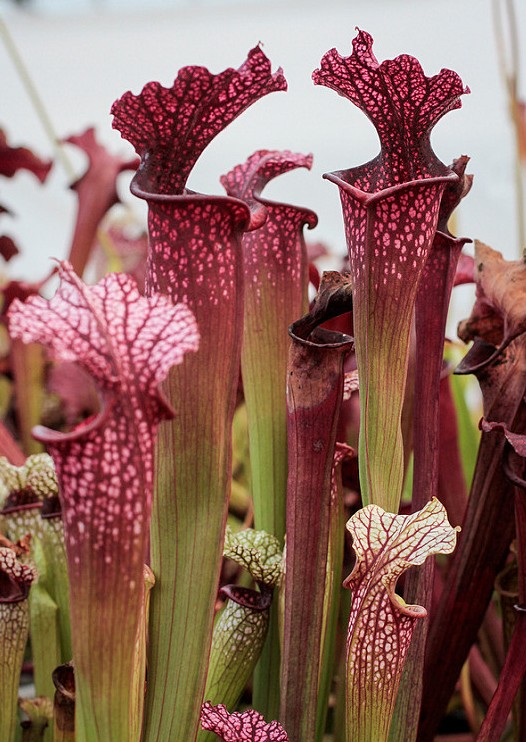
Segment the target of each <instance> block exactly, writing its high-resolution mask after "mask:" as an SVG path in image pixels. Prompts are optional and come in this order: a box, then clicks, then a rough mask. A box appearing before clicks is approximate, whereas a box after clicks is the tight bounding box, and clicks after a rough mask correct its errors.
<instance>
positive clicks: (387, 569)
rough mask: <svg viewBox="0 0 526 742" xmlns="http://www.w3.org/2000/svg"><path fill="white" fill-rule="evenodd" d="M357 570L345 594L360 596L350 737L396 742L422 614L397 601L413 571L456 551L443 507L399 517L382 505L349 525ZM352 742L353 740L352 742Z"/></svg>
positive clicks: (350, 683)
mask: <svg viewBox="0 0 526 742" xmlns="http://www.w3.org/2000/svg"><path fill="white" fill-rule="evenodd" d="M347 529H348V531H349V532H350V533H351V536H352V538H353V548H354V550H355V553H356V563H355V566H354V569H353V571H352V573H351V574H350V575H349V577H347V579H346V580H345V582H344V586H345V587H348V588H350V589H351V590H352V604H351V614H350V617H349V629H348V634H347V698H348V707H347V733H348V737H349V739H353V740H356V742H362V740H363V741H364V742H365V740H371V739H374V740H378V742H383V740H387V739H388V737H389V727H390V723H391V717H392V713H393V709H394V703H395V699H396V692H397V689H398V685H399V683H400V677H401V673H402V669H403V666H404V661H405V656H406V654H407V650H408V647H409V643H410V641H411V636H412V633H413V629H414V627H415V622H416V620H417V619H419V618H424V617H425V616H426V615H427V611H426V610H425V608H423V607H422V606H418V605H407V604H406V603H404V601H403V600H402V598H400V597H399V596H398V595H397V594H396V593H395V588H396V582H397V580H398V578H399V577H400V575H401V574H402V573H403V572H405V571H406V570H407V569H408V568H409V567H411V566H414V565H419V564H423V563H424V561H425V560H426V559H427V557H428V556H431V555H432V554H437V553H441V554H448V553H450V552H452V551H453V549H454V548H455V544H456V538H457V530H458V529H456V528H452V527H451V526H450V524H449V523H448V520H447V515H446V511H445V509H444V507H443V506H442V504H441V503H440V502H439V501H438V500H437V499H436V498H435V499H433V500H431V502H429V503H428V504H427V505H426V506H425V507H424V508H423V509H422V510H420V511H418V512H417V513H414V514H413V515H393V514H391V513H386V512H385V511H383V510H382V509H381V508H380V507H378V506H377V505H368V506H367V507H365V508H363V509H362V510H359V511H358V512H357V513H356V514H355V515H353V516H352V518H351V519H350V520H349V521H348V523H347ZM349 735H350V736H349Z"/></svg>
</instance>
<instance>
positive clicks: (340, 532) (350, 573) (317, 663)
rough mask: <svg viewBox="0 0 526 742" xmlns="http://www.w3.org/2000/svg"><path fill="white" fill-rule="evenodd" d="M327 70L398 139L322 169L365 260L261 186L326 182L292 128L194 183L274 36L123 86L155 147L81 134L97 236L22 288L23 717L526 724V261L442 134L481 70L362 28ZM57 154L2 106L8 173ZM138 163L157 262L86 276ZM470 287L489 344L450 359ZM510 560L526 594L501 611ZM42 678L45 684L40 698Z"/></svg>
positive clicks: (322, 734) (349, 738) (430, 727)
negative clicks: (461, 217) (16, 127)
mask: <svg viewBox="0 0 526 742" xmlns="http://www.w3.org/2000/svg"><path fill="white" fill-rule="evenodd" d="M313 80H314V83H315V84H316V85H321V86H325V87H329V88H331V89H332V90H334V91H335V92H337V93H338V94H339V95H342V96H343V97H345V98H347V99H348V100H350V101H351V102H352V103H353V104H355V105H356V106H357V107H358V108H360V110H361V111H362V112H363V113H365V114H366V116H367V117H368V118H369V119H370V121H371V122H372V124H373V125H374V127H375V129H376V131H377V134H378V137H379V146H380V151H379V154H378V155H377V156H376V157H375V158H374V159H372V160H371V161H370V162H367V163H365V164H363V165H359V166H357V167H352V168H348V169H342V170H337V171H335V172H331V173H327V174H326V175H325V176H324V177H325V178H326V179H328V180H330V181H331V182H333V183H335V184H336V185H337V186H338V188H339V193H340V198H341V204H342V210H343V221H344V231H345V237H346V241H347V248H348V259H349V262H348V264H347V263H345V267H344V268H342V269H341V272H338V271H336V270H328V271H325V272H323V273H322V271H321V269H320V267H319V266H317V265H315V263H314V262H313V261H314V257H313V253H312V252H309V251H308V249H307V246H306V244H305V239H304V234H303V233H304V231H305V229H306V228H309V229H311V228H313V227H315V226H316V224H317V219H318V217H317V215H316V214H315V212H314V211H311V210H310V209H307V208H305V207H302V206H293V205H291V203H294V199H293V198H291V203H289V201H288V199H287V201H286V202H281V201H273V200H270V199H269V198H267V196H266V194H267V189H268V191H269V192H270V191H271V188H272V184H273V182H274V179H275V178H276V177H278V176H279V179H280V180H282V179H283V178H285V177H286V174H287V173H289V172H291V171H294V170H296V169H298V168H302V169H303V174H302V177H304V178H309V177H311V175H310V174H309V173H308V172H307V171H309V170H310V168H311V165H312V160H313V157H312V155H310V154H301V153H298V152H295V151H294V149H293V147H294V144H293V143H289V142H283V143H281V142H261V143H260V144H259V143H258V147H261V148H258V149H256V151H255V152H254V153H253V154H252V155H251V156H250V157H248V158H247V159H246V160H245V161H244V162H243V159H242V157H243V156H242V155H240V158H239V159H237V157H236V159H235V160H234V162H241V163H242V164H238V165H234V164H233V163H230V164H229V165H228V166H227V167H225V170H223V172H226V171H227V170H228V172H227V174H226V175H223V176H222V177H219V174H218V177H217V179H216V182H215V183H214V184H213V187H216V188H219V186H220V185H222V186H223V187H224V189H225V191H226V195H207V193H199V192H196V191H194V190H191V189H190V188H189V187H188V185H187V183H188V180H189V177H190V175H191V173H192V170H193V168H194V165H195V163H196V162H197V160H198V158H199V157H200V156H201V154H202V153H203V152H204V150H205V149H206V147H207V146H208V145H209V144H210V143H211V142H212V140H213V139H214V138H215V137H216V136H218V135H220V134H221V132H222V131H223V130H224V129H225V127H227V126H228V124H229V123H231V122H233V121H234V120H235V119H237V117H239V116H240V115H241V114H243V112H244V111H245V110H246V109H247V108H249V107H250V106H251V105H252V104H254V103H257V102H258V101H259V100H260V99H262V98H263V97H265V96H266V95H268V94H269V93H273V92H279V91H285V90H286V88H287V83H286V80H285V77H284V76H283V73H282V70H281V68H278V69H277V70H276V71H272V67H271V63H270V61H269V59H268V58H267V57H266V56H265V54H264V53H263V50H262V48H261V46H260V45H258V46H256V47H254V48H253V49H251V50H250V51H249V52H248V55H247V57H246V60H245V61H244V62H243V63H242V64H241V66H240V67H239V68H238V69H234V68H227V69H225V70H224V71H222V72H220V73H219V74H214V73H212V72H210V71H209V70H208V69H206V68H205V67H200V66H188V67H183V68H182V69H181V70H180V71H179V72H178V74H177V76H176V77H175V79H174V81H173V84H172V85H169V86H167V87H164V86H163V85H161V84H160V83H158V82H149V83H147V84H146V85H145V86H144V87H143V89H142V90H141V91H140V92H139V93H138V94H135V93H132V92H126V93H124V94H123V95H122V97H120V98H119V99H118V100H117V101H116V102H115V103H114V104H113V106H112V109H111V113H112V115H113V126H114V128H115V129H117V130H118V131H119V132H120V134H121V136H122V138H123V139H124V140H126V141H127V142H128V143H129V145H131V147H133V149H134V150H135V153H133V152H132V151H131V150H130V149H129V151H128V153H126V152H124V154H123V155H116V154H113V153H112V152H110V151H109V150H107V149H106V148H105V147H103V146H102V145H101V144H99V138H98V136H97V135H96V134H95V131H94V130H93V129H90V128H88V129H86V130H85V132H84V134H80V135H77V136H69V137H64V138H62V139H61V142H62V143H63V144H64V146H66V147H70V146H71V145H73V146H75V147H77V148H80V149H82V150H83V151H84V152H85V154H86V155H87V159H88V167H87V169H86V172H85V173H84V174H83V175H82V177H80V178H79V179H77V180H76V182H75V183H74V185H73V186H72V188H73V190H74V191H75V193H76V195H77V196H78V210H77V219H76V226H75V228H74V230H73V237H72V244H71V245H70V252H69V255H70V258H71V260H70V261H69V262H63V263H60V264H59V267H58V269H57V270H58V278H59V281H60V285H59V288H58V290H57V292H56V294H55V295H54V296H53V298H51V299H49V300H48V299H44V298H43V297H42V295H41V292H42V291H45V290H47V289H46V282H47V280H48V278H49V277H50V276H51V275H53V273H52V272H50V273H49V276H48V277H47V278H45V279H44V280H39V281H35V282H34V283H26V282H24V281H15V280H13V279H11V278H9V279H6V281H5V282H4V285H3V286H1V285H0V294H1V295H2V299H3V310H2V317H3V318H4V319H5V326H2V328H0V329H2V334H0V411H2V413H3V415H2V420H1V421H0V508H1V510H0V680H1V682H0V701H1V702H0V742H4V740H5V742H18V740H21V741H22V742H29V740H44V742H172V741H174V742H179V741H181V742H183V741H184V742H209V741H210V742H212V740H213V739H222V740H224V742H271V741H274V742H287V741H290V742H343V740H345V741H346V742H417V741H418V742H428V741H429V742H431V740H433V739H434V738H435V737H436V734H439V735H440V739H442V736H441V735H442V730H440V732H438V728H439V724H440V723H441V722H442V721H443V719H444V716H445V715H446V716H447V715H448V711H447V708H448V704H449V708H451V707H452V704H451V703H450V702H451V699H452V698H455V699H456V698H458V696H459V695H460V701H461V703H455V707H457V706H460V705H461V706H462V707H463V709H464V711H465V720H463V721H465V722H466V725H467V728H468V729H470V730H471V731H470V732H469V734H470V735H471V736H470V739H475V738H476V739H477V740H478V741H479V742H486V741H491V742H497V740H499V739H500V738H501V737H502V738H506V739H507V737H506V736H505V735H509V737H510V739H512V738H513V739H516V740H520V739H522V738H523V737H524V734H525V729H526V713H525V711H524V709H525V708H526V707H525V704H524V699H525V698H526V694H525V693H524V687H525V680H524V678H525V676H526V652H525V650H524V647H525V646H526V645H525V642H526V618H525V616H526V613H525V602H526V579H525V575H526V547H525V543H526V501H525V500H524V492H525V491H526V477H525V461H526V457H525V454H526V443H525V441H526V403H525V400H526V396H525V393H526V342H525V338H526V262H525V259H524V258H522V259H520V260H515V261H506V260H504V258H503V257H502V255H501V254H500V253H498V252H497V251H494V250H492V249H491V248H489V247H488V246H486V245H484V244H483V243H482V242H478V241H475V257H474V258H472V257H469V256H468V255H462V254H461V253H462V249H463V247H464V245H465V244H466V243H467V242H470V240H469V239H468V238H465V237H456V236H454V234H453V233H454V232H455V230H454V228H453V226H452V225H451V223H450V222H451V220H450V217H451V215H452V213H453V211H454V210H455V209H456V208H457V207H458V206H459V204H461V202H462V199H463V198H464V197H465V196H466V195H467V194H468V192H469V191H470V188H471V184H472V176H471V175H469V174H466V168H467V164H468V161H469V158H468V157H467V156H466V155H461V156H459V157H458V158H457V159H456V160H453V162H452V164H451V165H450V166H447V165H445V164H444V163H442V162H441V161H440V159H439V158H438V157H437V156H436V155H435V153H434V152H433V149H432V147H431V144H430V136H431V132H432V129H433V127H434V125H435V124H436V123H437V122H438V121H439V119H440V118H441V117H442V116H444V115H445V114H446V113H448V112H449V111H452V110H453V109H456V108H459V107H460V105H461V103H460V100H461V96H462V95H463V94H465V93H468V92H469V90H468V89H467V88H466V87H465V86H464V85H463V83H462V81H461V79H460V77H459V75H458V74H457V73H456V72H453V71H452V70H449V69H442V70H441V71H440V72H439V73H438V74H436V75H434V76H432V77H426V75H425V74H424V72H423V70H422V67H421V65H420V63H419V62H418V61H417V60H416V59H415V58H414V57H412V56H409V55H407V54H403V55H401V56H397V57H396V58H394V59H388V60H385V61H383V62H379V61H378V60H377V59H376V57H375V55H374V53H373V39H372V37H371V36H370V35H369V34H368V33H367V32H365V31H358V32H357V35H356V37H355V38H354V40H353V49H352V53H351V54H350V56H348V57H344V56H342V55H341V54H340V53H338V52H337V51H336V50H335V49H332V50H330V51H329V52H327V53H326V54H325V55H324V56H323V58H322V60H321V63H320V67H319V69H317V70H316V71H315V72H314V73H313ZM318 94H319V95H320V97H321V96H323V95H324V94H325V93H323V92H321V91H319V92H318ZM258 105H261V104H258ZM327 125H328V126H329V127H330V126H331V124H330V122H329V123H328V124H327ZM282 144H283V147H286V148H283V149H278V147H281V146H282ZM124 146H128V145H124ZM289 146H290V149H288V147H289ZM265 147H268V148H265ZM454 154H458V152H454ZM50 165H51V164H50V163H47V162H45V161H42V160H39V159H38V158H35V157H34V156H33V155H32V154H31V152H30V151H29V150H26V149H23V148H18V149H15V148H12V147H9V146H8V145H7V142H6V141H5V138H4V136H3V135H2V133H1V130H0V176H7V177H11V176H12V175H13V174H14V173H15V172H16V170H17V169H20V168H25V169H29V170H30V171H33V172H34V173H35V175H36V176H37V177H38V178H39V179H41V180H42V181H44V180H45V177H46V175H47V173H48V171H49V168H50ZM135 168H136V172H135V174H134V175H133V179H132V181H131V186H130V188H131V192H132V194H133V195H134V196H136V197H137V198H139V199H142V200H143V201H145V202H146V205H147V208H148V217H147V224H148V238H147V240H146V232H145V231H144V230H143V232H142V237H141V238H139V239H138V240H136V242H138V243H139V249H137V251H136V253H135V254H134V256H133V261H132V262H133V268H134V272H136V274H137V275H139V276H142V277H144V279H145V280H144V286H142V285H141V286H138V285H137V283H136V282H135V280H134V279H133V278H132V277H131V276H129V275H125V274H122V273H110V274H109V275H107V276H106V277H105V278H103V279H102V280H101V281H99V282H98V283H96V284H94V285H86V284H85V283H84V282H83V280H82V278H81V277H79V274H82V273H83V272H84V271H86V273H87V274H88V275H89V271H91V270H92V268H94V269H95V271H96V272H97V275H102V274H103V272H104V271H103V267H102V263H103V262H104V264H105V267H106V269H115V268H117V267H119V266H120V265H130V264H131V263H130V254H128V255H127V254H125V251H126V249H127V248H125V247H123V244H124V243H126V244H127V245H128V248H129V249H131V247H132V246H133V243H134V237H133V235H131V233H130V234H128V233H126V235H125V239H123V234H124V233H123V234H121V233H120V230H119V229H117V228H112V229H110V230H108V232H107V233H104V229H105V227H104V225H105V221H104V218H105V215H106V213H107V212H108V210H109V209H110V208H112V207H113V205H115V203H117V202H118V200H119V197H118V190H117V178H119V177H120V176H121V174H122V173H123V172H124V171H128V170H130V169H132V170H133V169H135ZM205 191H208V189H207V187H206V186H205ZM209 192H214V193H215V191H213V190H212V189H210V191H209ZM1 200H2V202H4V198H3V193H2V199H1ZM0 212H3V214H2V218H5V216H6V208H5V207H2V206H0ZM112 239H114V240H115V241H116V242H115V245H113V247H112V245H111V244H110V242H111V240H112ZM97 242H98V243H99V245H100V246H102V247H103V249H104V251H105V260H104V261H101V260H100V256H99V260H98V262H97V261H95V262H92V263H90V262H89V261H90V260H91V258H92V257H93V256H92V251H93V248H94V247H96V246H97ZM146 242H147V245H146ZM113 248H115V249H113ZM136 248H137V245H136V246H135V248H134V249H136ZM2 249H3V250H4V259H5V261H8V260H10V258H11V257H12V256H13V255H14V254H15V252H14V250H16V248H15V246H14V244H11V243H8V242H6V241H5V240H3V241H2V240H1V238H0V252H1V250H2ZM469 250H470V248H469V247H468V248H467V250H466V252H469ZM318 252H319V249H318ZM323 253H324V255H323V257H324V261H325V262H328V260H329V259H330V250H328V249H327V250H326V249H325V248H324V249H323ZM309 261H310V262H309ZM6 270H7V269H6ZM320 276H321V278H320ZM309 281H310V283H311V284H312V285H309ZM465 282H474V283H475V285H476V301H475V305H474V308H473V311H472V313H471V316H469V318H468V319H466V320H464V321H463V322H462V323H461V324H460V326H459V337H460V338H461V339H462V340H463V341H464V342H466V343H467V342H470V343H472V345H471V346H470V348H469V350H468V351H467V353H466V355H465V356H464V358H463V359H462V360H461V362H460V365H459V366H458V367H457V369H456V370H457V374H456V375H453V374H452V373H451V374H449V375H448V371H449V370H450V369H449V365H448V364H447V363H445V361H444V351H445V348H446V353H445V356H446V359H447V361H448V362H449V361H450V359H451V358H455V359H456V360H457V362H458V360H459V359H460V358H461V350H460V346H459V345H458V344H455V345H454V346H453V347H452V346H445V332H446V319H447V317H448V311H449V304H450V297H451V293H452V290H453V286H454V285H456V284H458V283H465ZM313 287H314V288H313ZM314 289H315V290H314ZM28 346H29V347H28ZM451 365H452V364H451ZM446 367H447V368H446ZM466 374H474V375H475V377H476V381H473V386H476V384H477V382H478V384H479V386H480V390H481V399H482V402H481V410H479V409H478V408H476V409H475V407H476V404H475V406H474V405H473V404H472V400H471V396H472V392H471V390H470V391H469V393H468V394H466V393H465V390H466V386H467V385H468V384H469V379H464V378H462V376H463V375H466ZM473 386H472V387H471V389H472V388H473ZM472 408H473V409H472ZM481 415H482V416H483V420H482V422H481V424H480V431H479V428H478V420H479V419H480V417H481ZM31 429H33V436H34V437H33V438H31ZM351 446H352V447H351ZM353 447H355V448H356V450H357V452H358V454H357V456H356V455H355V453H354V448H353ZM43 448H45V449H46V452H43ZM31 454H33V455H31ZM475 462H476V463H475ZM471 476H472V478H473V479H472V482H471V490H470V494H469V497H468V494H467V492H468V488H469V484H470V483H469V479H470V477H471ZM446 508H447V512H446ZM460 522H462V531H461V533H460V536H459V537H458V548H456V545H457V533H458V532H459V530H460V529H459V526H458V525H457V524H458V523H460ZM436 555H439V557H438V558H436ZM33 564H34V565H35V566H33ZM503 575H504V576H506V575H511V578H510V584H511V587H510V589H509V590H507V592H508V593H511V592H512V591H513V589H515V588H516V590H515V592H516V600H517V601H518V605H517V607H516V609H513V608H510V606H509V602H510V600H511V597H510V595H509V594H508V595H506V596H504V597H503V598H502V601H504V600H507V601H508V603H504V602H502V606H501V607H500V608H499V607H497V605H496V601H497V599H498V600H500V599H501V598H497V597H496V596H495V590H494V585H495V582H496V581H497V583H498V584H499V585H500V587H501V588H502V589H501V593H502V594H504V593H505V592H506V589H505V580H504V577H503ZM513 582H515V588H514V587H513ZM503 586H504V587H503ZM342 588H349V589H342ZM452 617H453V618H452ZM503 628H504V641H503V639H502V635H501V630H502V629H503ZM28 675H29V676H30V680H31V683H32V686H33V687H34V690H35V695H36V696H37V698H35V699H30V700H27V699H25V700H24V701H23V702H21V703H19V705H18V708H17V696H18V694H19V689H20V684H21V683H22V684H25V682H26V677H27V676H28ZM459 679H460V682H458V681H459ZM472 688H475V689H476V692H475V693H473V692H472ZM521 688H522V695H521ZM458 689H460V690H458ZM24 691H25V692H24V694H23V695H24V696H25V695H27V689H24ZM21 695H22V694H21ZM514 698H515V701H514ZM457 715H458V714H457ZM20 726H21V728H17V727H20ZM466 734H467V732H466ZM467 738H468V737H467V736H466V737H461V738H460V739H462V741H463V742H464V740H465V739H466V740H467ZM446 739H447V736H445V737H444V740H446Z"/></svg>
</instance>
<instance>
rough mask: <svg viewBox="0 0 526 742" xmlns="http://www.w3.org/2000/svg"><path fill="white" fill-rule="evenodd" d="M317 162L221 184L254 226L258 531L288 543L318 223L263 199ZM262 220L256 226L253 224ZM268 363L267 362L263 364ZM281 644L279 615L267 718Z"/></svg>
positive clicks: (256, 700) (261, 170)
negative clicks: (288, 390) (298, 395)
mask: <svg viewBox="0 0 526 742" xmlns="http://www.w3.org/2000/svg"><path fill="white" fill-rule="evenodd" d="M311 163H312V157H311V156H310V155H309V156H306V155H301V154H296V153H293V152H288V151H283V152H280V151H267V150H261V151H258V152H255V153H254V154H253V155H252V156H251V157H249V158H248V160H247V161H246V162H245V163H243V165H238V166H237V167H235V168H234V169H233V170H231V171H230V172H229V173H228V174H227V175H226V176H224V177H223V178H222V183H223V185H224V186H225V188H226V190H227V193H228V195H229V196H234V197H237V198H241V199H243V200H244V201H245V202H246V203H247V204H248V205H249V206H250V207H251V209H252V211H253V217H252V221H256V220H257V221H258V222H259V221H261V220H263V219H264V223H263V224H262V225H261V226H259V227H258V228H257V229H254V230H252V231H249V232H246V233H245V234H244V236H243V266H244V285H245V290H244V294H245V304H244V321H243V346H242V352H241V374H242V378H243V392H244V396H245V403H246V408H247V415H248V440H249V446H250V469H251V489H252V498H253V503H254V526H255V527H256V528H257V529H261V530H264V531H267V532H269V533H272V534H274V535H275V536H276V537H277V538H278V539H279V541H280V542H281V543H283V538H284V536H285V513H286V492H287V471H288V469H287V409H286V399H285V381H284V380H285V379H286V373H287V354H288V347H289V337H288V334H287V328H288V327H289V325H290V324H291V323H292V322H293V321H294V320H296V319H297V318H298V317H300V316H301V315H302V314H303V313H304V312H305V311H306V310H307V304H308V298H307V283H308V275H307V254H306V248H305V240H304V238H303V229H304V227H305V226H308V227H309V228H313V227H314V226H315V225H316V222H317V217H316V215H315V214H314V213H313V212H312V211H309V210H308V209H303V208H299V207H296V206H290V205H288V204H284V203H275V202H272V201H268V200H265V199H263V198H261V191H262V190H263V188H264V187H265V185H266V184H267V183H268V181H269V180H271V179H272V178H274V177H276V176H279V175H281V174H283V173H286V172H288V171H290V170H292V169H293V168H297V167H306V168H310V167H311ZM255 217H256V218H255ZM262 355H263V356H264V357H265V358H266V362H265V363H264V364H262V363H261V357H262ZM279 668H280V638H279V629H278V622H277V616H276V610H275V608H274V609H273V610H272V612H271V621H270V626H269V635H268V638H267V641H266V643H265V646H264V648H263V652H262V655H261V658H260V661H259V663H258V666H257V667H256V671H255V675H254V689H253V705H254V707H255V708H257V709H258V710H259V711H260V712H261V713H262V714H263V716H264V717H265V718H276V717H277V715H278V713H279V699H280V688H279Z"/></svg>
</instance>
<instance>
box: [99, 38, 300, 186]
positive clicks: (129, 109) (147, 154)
mask: <svg viewBox="0 0 526 742" xmlns="http://www.w3.org/2000/svg"><path fill="white" fill-rule="evenodd" d="M286 89H287V83H286V81H285V78H284V77H283V73H282V70H281V68H280V69H278V70H277V71H276V72H275V73H274V74H272V73H271V69H270V62H269V60H268V59H267V57H266V56H265V54H264V53H263V51H262V50H261V48H260V47H259V46H256V47H254V49H251V50H250V51H249V53H248V56H247V59H246V61H245V62H244V63H243V64H242V65H241V67H240V68H239V69H237V70H234V69H232V68H229V69H227V70H224V72H221V73H220V74H218V75H213V74H212V73H210V72H209V71H208V70H207V69H206V68H205V67H183V68H182V69H181V70H180V71H179V74H178V76H177V78H176V79H175V81H174V84H173V86H172V87H171V88H164V87H163V86H162V85H161V84H160V83H158V82H150V83H148V84H147V85H145V86H144V88H143V89H142V92H141V93H140V94H139V95H138V96H136V95H133V94H132V93H130V92H127V93H125V94H124V95H123V96H122V98H120V100H118V101H116V102H115V103H114V104H113V106H112V109H111V112H112V114H113V115H114V117H115V118H114V122H113V126H114V128H115V129H118V130H119V131H120V132H121V135H122V136H123V138H124V139H127V140H128V141H129V142H131V143H132V144H133V146H134V147H135V151H136V152H137V154H139V155H140V156H141V160H142V162H141V167H140V169H139V171H138V173H137V176H136V180H137V184H138V185H139V186H140V188H141V189H142V190H145V191H150V192H155V193H165V194H171V195H173V194H181V193H183V191H184V188H185V184H186V181H187V179H188V175H189V174H190V171H191V170H192V168H193V166H194V164H195V162H196V161H197V159H198V157H199V155H200V154H201V152H202V151H203V150H204V149H205V147H206V146H207V145H208V144H209V143H210V142H211V141H212V139H213V138H214V137H215V136H216V135H217V134H219V132H220V131H222V130H223V129H224V128H225V127H226V126H227V125H228V124H229V123H230V122H231V121H233V120H234V119H235V118H236V117H237V116H239V115H240V114H241V113H242V112H243V111H244V110H245V109H246V108H248V107H249V106H250V105H252V103H254V102H255V101H256V100H258V99H259V98H262V97H263V96H264V95H267V94H268V93H272V92H274V91H278V90H286Z"/></svg>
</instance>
